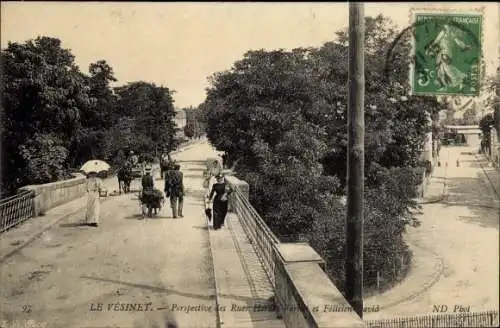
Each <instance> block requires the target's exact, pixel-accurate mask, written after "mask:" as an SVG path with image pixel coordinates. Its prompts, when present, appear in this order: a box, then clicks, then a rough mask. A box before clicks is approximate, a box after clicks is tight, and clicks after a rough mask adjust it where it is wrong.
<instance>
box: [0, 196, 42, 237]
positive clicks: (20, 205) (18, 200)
mask: <svg viewBox="0 0 500 328" xmlns="http://www.w3.org/2000/svg"><path fill="white" fill-rule="evenodd" d="M33 197H34V193H33V191H29V190H26V191H23V192H21V193H19V194H17V195H14V196H11V197H8V198H4V199H1V200H0V233H1V232H4V231H6V230H8V229H10V228H12V227H13V226H15V225H18V224H19V223H22V222H24V221H26V220H27V219H29V218H31V217H33V215H34V212H35V211H34V209H35V204H34V200H33Z"/></svg>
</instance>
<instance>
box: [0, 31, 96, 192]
mask: <svg viewBox="0 0 500 328" xmlns="http://www.w3.org/2000/svg"><path fill="white" fill-rule="evenodd" d="M1 59H2V67H4V72H3V73H4V81H5V83H4V84H3V85H2V92H3V95H4V104H3V107H4V108H3V109H4V111H5V113H4V115H3V119H4V120H3V122H2V123H4V133H3V138H2V144H3V149H4V151H5V154H8V155H9V156H2V160H3V165H2V167H3V177H2V182H3V189H4V192H7V193H12V192H14V191H15V189H16V188H18V187H19V186H21V185H25V184H29V183H33V182H35V181H41V180H43V181H46V180H47V179H48V180H51V181H53V180H55V179H57V177H58V176H59V173H57V172H58V170H59V169H57V170H54V169H53V168H54V167H57V168H59V167H60V166H61V165H63V166H64V167H66V166H67V160H68V158H67V152H66V151H63V148H64V149H65V150H67V149H68V148H69V147H70V145H71V143H72V142H73V137H74V135H75V134H76V131H78V129H79V126H80V122H81V115H82V112H83V111H84V110H85V109H86V108H88V107H89V106H91V99H90V96H89V87H88V84H87V81H86V79H85V78H84V76H83V75H82V74H81V73H80V72H79V70H78V67H77V66H76V65H75V63H74V56H73V55H72V54H71V52H70V50H67V49H63V48H62V47H61V41H60V40H59V39H56V38H50V37H38V38H36V39H34V40H28V41H26V42H25V43H16V42H9V44H8V46H7V48H6V49H4V50H2V54H1ZM49 141H50V142H49ZM47 147H49V148H50V149H54V152H55V153H52V152H50V151H49V153H51V154H57V155H54V157H51V156H47V154H45V151H48V148H47ZM52 147H55V148H52ZM21 149H22V151H21ZM63 157H64V158H63ZM42 158H43V159H44V160H43V161H42V160H41V159H42ZM30 161H33V162H37V163H38V164H36V165H35V164H33V163H30ZM52 161H55V162H52ZM33 165H35V166H33ZM44 165H45V166H44ZM30 167H31V168H33V167H36V170H35V169H30ZM37 170H38V171H40V172H45V173H43V174H42V173H40V174H42V175H43V176H44V177H45V178H43V179H41V180H40V177H39V175H38V173H36V172H35V171H37ZM56 171H57V172H56ZM47 174H49V175H50V177H49V176H48V175H47Z"/></svg>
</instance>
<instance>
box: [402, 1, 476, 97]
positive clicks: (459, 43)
mask: <svg viewBox="0 0 500 328" xmlns="http://www.w3.org/2000/svg"><path fill="white" fill-rule="evenodd" d="M410 23H411V26H412V32H413V33H412V34H413V37H412V53H411V56H412V58H413V60H412V61H411V66H410V77H409V78H410V85H411V91H412V94H413V95H455V96H478V95H479V91H480V87H481V86H480V83H481V63H482V59H483V47H482V41H483V24H484V15H483V8H478V9H473V10H471V9H467V10H453V9H451V10H450V9H435V8H428V9H426V8H423V9H417V8H414V9H412V10H411V11H410Z"/></svg>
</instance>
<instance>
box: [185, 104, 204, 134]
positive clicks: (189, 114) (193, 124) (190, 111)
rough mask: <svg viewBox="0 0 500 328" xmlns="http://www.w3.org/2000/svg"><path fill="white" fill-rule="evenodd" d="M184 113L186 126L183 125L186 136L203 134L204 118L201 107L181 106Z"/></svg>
mask: <svg viewBox="0 0 500 328" xmlns="http://www.w3.org/2000/svg"><path fill="white" fill-rule="evenodd" d="M183 110H184V112H185V113H186V126H185V127H184V134H185V135H186V137H188V138H193V137H195V138H199V137H201V136H202V135H204V134H205V130H206V118H205V117H204V112H203V111H202V109H201V107H200V106H199V107H187V108H183Z"/></svg>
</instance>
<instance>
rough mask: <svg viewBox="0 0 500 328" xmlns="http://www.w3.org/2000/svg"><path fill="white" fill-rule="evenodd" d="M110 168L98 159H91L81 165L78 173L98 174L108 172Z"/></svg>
mask: <svg viewBox="0 0 500 328" xmlns="http://www.w3.org/2000/svg"><path fill="white" fill-rule="evenodd" d="M109 168H110V166H109V164H108V163H106V162H104V161H101V160H99V159H93V160H90V161H88V162H86V163H85V164H83V165H82V168H81V169H80V171H83V172H85V173H90V172H95V173H100V172H103V171H107V170H109Z"/></svg>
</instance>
